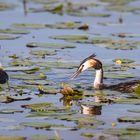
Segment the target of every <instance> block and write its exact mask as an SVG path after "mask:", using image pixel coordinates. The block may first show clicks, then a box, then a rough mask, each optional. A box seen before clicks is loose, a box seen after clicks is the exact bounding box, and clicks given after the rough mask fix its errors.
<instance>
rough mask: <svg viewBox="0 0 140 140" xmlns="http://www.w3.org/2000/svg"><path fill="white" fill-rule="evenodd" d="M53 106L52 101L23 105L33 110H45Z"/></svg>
mask: <svg viewBox="0 0 140 140" xmlns="http://www.w3.org/2000/svg"><path fill="white" fill-rule="evenodd" d="M52 106H53V104H52V103H35V104H26V105H22V106H21V107H23V108H27V109H31V110H44V109H47V108H49V107H52Z"/></svg>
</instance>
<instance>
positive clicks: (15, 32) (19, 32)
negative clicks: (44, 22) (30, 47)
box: [0, 28, 29, 34]
mask: <svg viewBox="0 0 140 140" xmlns="http://www.w3.org/2000/svg"><path fill="white" fill-rule="evenodd" d="M0 33H5V34H29V31H26V30H17V29H11V28H7V29H0Z"/></svg>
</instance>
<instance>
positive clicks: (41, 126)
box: [20, 122, 73, 129]
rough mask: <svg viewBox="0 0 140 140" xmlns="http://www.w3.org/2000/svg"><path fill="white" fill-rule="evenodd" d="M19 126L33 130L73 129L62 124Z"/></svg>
mask: <svg viewBox="0 0 140 140" xmlns="http://www.w3.org/2000/svg"><path fill="white" fill-rule="evenodd" d="M20 125H22V126H25V127H33V128H35V129H56V128H57V129H59V128H60V129H62V128H63V129H73V128H71V127H67V126H65V125H63V124H49V123H47V122H23V123H21V124H20Z"/></svg>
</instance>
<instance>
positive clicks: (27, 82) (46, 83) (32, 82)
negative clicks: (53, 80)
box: [23, 80, 50, 85]
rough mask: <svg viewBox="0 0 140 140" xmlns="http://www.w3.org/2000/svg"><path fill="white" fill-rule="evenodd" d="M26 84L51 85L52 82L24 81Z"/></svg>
mask: <svg viewBox="0 0 140 140" xmlns="http://www.w3.org/2000/svg"><path fill="white" fill-rule="evenodd" d="M23 82H24V83H25V84H29V85H49V84H50V81H47V80H24V81H23Z"/></svg>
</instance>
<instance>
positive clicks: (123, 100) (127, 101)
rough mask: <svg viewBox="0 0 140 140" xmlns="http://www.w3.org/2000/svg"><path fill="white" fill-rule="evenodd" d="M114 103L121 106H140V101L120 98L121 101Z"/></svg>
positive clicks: (117, 100)
mask: <svg viewBox="0 0 140 140" xmlns="http://www.w3.org/2000/svg"><path fill="white" fill-rule="evenodd" d="M114 101H115V102H116V103H119V104H136V105H140V99H133V98H132V99H131V98H120V99H116V100H114Z"/></svg>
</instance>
